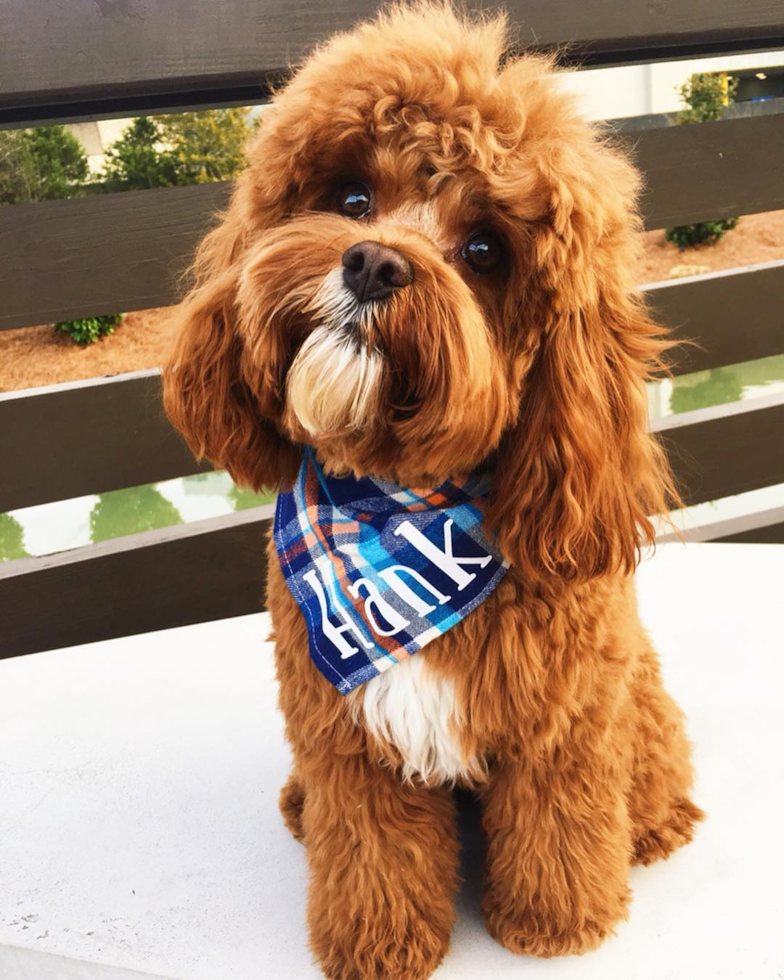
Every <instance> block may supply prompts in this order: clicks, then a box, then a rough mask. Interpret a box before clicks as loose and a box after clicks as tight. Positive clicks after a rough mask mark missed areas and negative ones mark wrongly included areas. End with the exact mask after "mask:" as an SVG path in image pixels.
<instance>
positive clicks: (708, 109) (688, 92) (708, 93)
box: [678, 71, 738, 125]
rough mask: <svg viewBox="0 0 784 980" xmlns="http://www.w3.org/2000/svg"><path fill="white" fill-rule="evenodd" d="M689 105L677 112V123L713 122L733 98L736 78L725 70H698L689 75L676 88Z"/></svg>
mask: <svg viewBox="0 0 784 980" xmlns="http://www.w3.org/2000/svg"><path fill="white" fill-rule="evenodd" d="M678 91H679V94H680V97H681V98H682V99H683V101H684V102H685V103H686V105H687V106H688V107H689V108H688V109H684V110H683V111H682V112H679V113H678V123H679V124H680V125H683V124H684V123H703V122H714V121H715V120H716V119H721V117H722V116H723V115H724V110H725V109H726V108H727V106H729V105H731V104H732V102H733V101H734V100H735V93H736V92H737V91H738V79H737V78H733V77H732V76H731V75H727V74H726V72H707V71H698V72H695V73H694V74H693V75H690V76H689V78H688V80H687V81H686V82H684V83H683V85H681V87H680V89H679V90H678Z"/></svg>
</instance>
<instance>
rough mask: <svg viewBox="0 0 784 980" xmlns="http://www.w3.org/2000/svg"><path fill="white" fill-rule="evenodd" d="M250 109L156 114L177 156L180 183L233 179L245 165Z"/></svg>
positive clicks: (201, 182)
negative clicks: (167, 114) (166, 114)
mask: <svg viewBox="0 0 784 980" xmlns="http://www.w3.org/2000/svg"><path fill="white" fill-rule="evenodd" d="M249 117H250V110H249V109H247V108H237V109H210V110H208V111H207V112H178V113H173V114H172V115H169V116H155V117H154V120H155V122H156V124H157V125H158V128H159V131H160V134H161V140H162V142H163V143H164V145H165V146H167V147H169V148H170V152H171V153H172V155H173V157H174V159H175V160H176V166H177V174H178V183H180V184H208V183H210V182H211V181H215V180H230V179H231V178H232V177H236V175H237V174H238V173H239V172H240V170H242V168H243V167H244V166H245V152H244V148H245V143H246V142H247V140H248V137H249V136H250V135H251V131H252V129H251V125H250V118H249Z"/></svg>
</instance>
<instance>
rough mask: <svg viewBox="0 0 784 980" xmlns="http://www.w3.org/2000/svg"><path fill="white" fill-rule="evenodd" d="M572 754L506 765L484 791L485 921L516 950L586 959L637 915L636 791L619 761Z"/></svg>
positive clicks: (501, 766)
mask: <svg viewBox="0 0 784 980" xmlns="http://www.w3.org/2000/svg"><path fill="white" fill-rule="evenodd" d="M569 755H570V756H571V758H570V759H569V761H568V762H566V761H565V759H564V758H557V759H554V760H553V762H552V764H551V765H544V764H542V765H541V766H540V767H537V766H535V765H533V764H530V763H528V762H524V761H520V762H511V761H509V762H503V763H499V764H498V766H497V768H496V771H495V773H494V774H493V775H492V776H491V781H490V784H489V785H488V787H487V789H486V790H485V791H484V794H483V796H484V820H483V822H484V826H485V830H486V832H487V835H488V864H487V882H486V889H485V897H484V902H483V909H484V913H485V921H486V922H487V927H488V929H489V931H490V933H491V934H492V935H493V936H494V937H495V939H497V940H498V942H500V943H501V944H502V945H503V946H506V947H507V949H510V950H511V951H512V952H513V953H530V954H532V955H534V956H560V955H566V954H569V953H583V952H585V951H586V950H589V949H593V948H595V947H596V946H598V945H599V943H600V942H601V941H602V940H603V939H604V938H605V936H607V935H608V934H610V933H611V932H612V931H613V927H614V926H615V924H616V923H617V922H619V921H620V920H622V919H625V918H626V915H627V906H628V902H629V898H630V894H629V890H628V887H627V877H628V870H629V859H630V857H631V853H630V845H629V821H628V813H627V807H626V799H625V790H626V787H625V786H624V785H622V784H621V785H620V786H619V778H622V777H619V772H618V771H617V770H614V768H613V766H612V765H611V764H609V763H605V764H600V763H598V761H597V760H595V759H592V758H590V757H589V758H586V757H585V756H584V755H583V756H582V757H580V756H579V755H578V754H577V753H576V752H574V751H572V752H570V753H569Z"/></svg>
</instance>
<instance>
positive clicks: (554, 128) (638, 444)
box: [164, 5, 664, 576]
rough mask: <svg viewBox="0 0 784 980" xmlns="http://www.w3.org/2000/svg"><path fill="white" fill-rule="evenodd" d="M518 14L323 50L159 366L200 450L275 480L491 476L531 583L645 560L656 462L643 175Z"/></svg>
mask: <svg viewBox="0 0 784 980" xmlns="http://www.w3.org/2000/svg"><path fill="white" fill-rule="evenodd" d="M505 47H506V40H505V28H504V23H503V21H502V20H500V19H496V20H494V21H491V22H486V23H475V24H471V23H467V22H465V21H463V20H461V19H460V18H459V17H458V16H456V15H455V14H453V13H451V12H450V11H449V10H447V9H445V8H444V7H443V5H437V6H429V5H425V6H420V7H417V8H413V9H412V8H397V9H395V10H393V11H392V12H391V13H390V14H388V15H386V16H384V17H382V18H381V19H379V20H377V21H375V22H373V23H371V24H368V25H364V26H362V27H360V28H358V29H357V30H356V31H354V32H353V33H351V34H348V35H342V36H339V37H337V38H335V39H333V40H332V41H331V42H330V43H329V44H327V45H326V46H325V47H324V48H322V49H321V50H319V51H318V52H317V53H316V54H315V55H314V56H312V57H311V59H310V60H309V61H308V62H307V63H306V65H305V66H304V67H303V68H302V69H301V71H300V72H299V73H298V74H297V75H296V76H295V77H294V79H293V80H292V81H291V82H290V83H289V84H288V86H287V87H286V88H285V89H284V90H283V91H282V92H281V93H280V94H279V95H278V96H277V98H276V100H275V102H274V104H273V107H272V108H271V109H270V110H268V112H267V113H265V115H264V117H263V120H262V125H261V131H260V136H259V137H258V139H257V141H256V142H255V144H254V145H253V146H252V147H251V148H250V151H249V167H248V169H247V171H246V172H245V173H244V174H243V176H242V177H241V178H240V180H239V182H238V186H237V188H236V191H235V193H234V196H233V198H232V203H231V206H230V209H229V212H228V213H227V215H226V216H225V217H224V220H223V222H222V224H221V225H220V226H219V227H218V228H217V229H216V230H215V231H213V232H212V233H211V234H210V235H209V236H208V237H207V239H206V240H205V242H204V244H203V245H202V249H201V252H200V255H199V257H198V258H197V266H196V268H197V274H198V276H199V280H200V282H199V285H198V286H197V288H196V289H195V290H194V291H193V292H192V294H191V295H190V296H189V297H188V298H187V300H186V301H185V303H184V304H183V305H182V307H181V309H180V313H181V316H182V319H183V330H182V334H181V338H180V342H179V345H178V349H177V351H176V352H175V354H174V356H173V359H172V364H171V366H170V367H169V368H168V369H167V371H166V372H165V376H164V377H165V391H166V402H167V409H168V411H169V413H170V415H171V417H172V419H173V421H174V422H175V424H177V425H178V426H179V428H180V429H181V430H182V431H183V432H184V434H185V435H186V438H188V440H189V443H190V445H191V446H192V448H194V450H195V451H197V452H199V453H201V454H204V455H207V456H208V457H209V458H210V459H212V460H213V461H214V462H216V464H218V465H221V466H226V467H227V468H228V469H229V471H230V472H231V473H232V475H234V476H235V478H237V479H239V480H240V481H242V482H246V483H250V484H252V485H254V486H261V485H265V486H271V485H276V486H286V485H287V484H289V483H290V482H291V480H292V479H293V475H294V473H295V471H296V467H297V464H298V461H299V457H300V454H301V447H302V445H303V444H308V445H312V446H314V447H315V448H316V450H317V452H318V454H319V456H320V458H322V460H323V461H324V464H325V466H326V468H327V469H328V470H331V471H332V472H336V473H345V472H353V473H354V474H356V475H363V474H373V475H377V476H383V477H387V478H390V479H393V480H396V481H398V482H401V483H404V484H408V485H422V484H424V483H428V482H429V483H432V482H439V481H441V480H443V479H446V478H448V477H454V476H458V475H461V474H464V473H467V472H469V471H471V470H473V469H475V468H477V467H480V466H487V467H492V468H493V470H494V472H495V487H494V494H493V498H492V502H491V509H490V520H491V522H492V523H494V524H495V526H496V527H497V528H498V531H499V535H500V541H501V545H502V548H503V549H504V550H505V551H506V553H507V556H508V557H511V558H512V559H513V560H516V561H518V562H519V563H522V564H524V565H525V566H526V567H527V568H528V569H529V571H531V572H532V573H533V572H534V571H537V572H541V571H543V570H547V571H549V572H554V571H556V572H558V573H559V574H571V575H580V576H582V575H590V574H596V573H598V572H601V571H604V570H606V569H607V568H609V567H614V566H619V565H625V566H627V567H628V566H629V565H630V564H631V563H633V560H634V552H635V549H636V547H637V544H638V539H639V536H640V529H642V535H643V536H650V533H651V530H650V524H649V523H648V522H647V517H646V511H647V512H652V511H655V510H657V509H658V508H659V507H660V506H661V504H662V502H663V500H662V496H661V487H662V485H663V479H662V474H663V472H664V471H663V469H662V464H661V456H660V453H659V451H658V450H657V447H655V445H654V444H653V443H652V442H651V440H650V439H649V437H648V436H647V434H646V432H645V395H644V380H645V378H646V376H647V373H648V371H649V369H650V367H651V366H652V365H655V364H656V362H657V356H658V353H659V351H660V350H661V349H662V348H663V346H664V345H663V344H662V343H661V342H660V341H658V340H656V339H655V337H654V332H655V331H654V329H653V328H652V327H651V325H650V324H649V323H648V322H647V320H646V319H645V317H644V315H643V313H642V311H641V309H640V306H639V301H638V300H636V299H635V298H634V297H633V295H632V294H630V292H629V288H630V286H631V282H630V279H629V275H630V272H631V269H632V266H633V262H634V258H635V250H634V248H633V245H632V235H633V233H634V231H635V230H636V226H637V221H636V218H635V214H634V202H635V198H636V189H637V178H636V174H635V173H634V171H633V169H632V168H631V167H630V166H629V164H628V163H627V162H626V160H625V159H624V158H623V157H622V156H621V155H620V154H618V153H617V152H616V151H614V150H612V149H610V148H609V147H607V146H606V145H605V144H604V143H603V142H602V140H601V139H600V138H599V137H598V136H597V134H596V133H595V132H594V131H593V130H592V129H591V128H590V127H589V126H588V125H587V124H586V123H584V122H583V121H582V120H581V119H580V117H579V115H578V114H577V112H576V111H575V108H574V106H573V105H572V102H571V100H570V97H569V96H568V95H566V94H565V93H564V92H563V91H562V90H561V87H560V85H559V83H558V79H557V76H556V75H555V74H554V73H553V70H552V66H551V64H550V63H549V62H548V61H546V60H544V59H541V58H524V59H521V60H519V61H515V62H510V63H509V64H508V65H507V66H506V67H504V68H500V67H499V63H500V61H501V59H502V56H503V53H504V49H505Z"/></svg>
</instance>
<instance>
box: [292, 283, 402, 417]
mask: <svg viewBox="0 0 784 980" xmlns="http://www.w3.org/2000/svg"><path fill="white" fill-rule="evenodd" d="M338 272H339V270H335V272H334V273H332V274H331V275H330V276H328V277H327V279H326V280H325V282H324V286H323V288H322V290H321V291H320V293H319V295H318V296H317V297H316V300H315V303H314V312H315V313H316V314H317V316H319V319H320V320H321V321H322V324H323V325H322V326H318V327H316V328H315V329H314V330H313V332H312V333H311V334H310V335H309V336H308V338H307V339H306V340H305V343H304V344H303V345H302V347H301V348H300V350H299V353H298V354H297V356H296V357H295V358H294V363H293V364H292V365H291V369H290V371H289V376H288V380H287V382H286V401H287V404H288V408H289V411H291V412H293V413H294V415H296V417H297V419H298V420H299V422H300V424H301V425H302V427H303V428H304V429H305V430H306V431H307V432H308V433H309V434H310V435H312V436H319V435H328V434H330V433H335V432H345V431H352V430H353V431H356V430H358V429H362V428H364V427H365V426H367V425H368V423H369V422H371V421H372V419H373V417H374V415H375V413H376V410H377V407H378V393H379V385H380V382H381V373H382V369H383V361H382V357H381V354H380V353H379V352H378V351H376V350H372V349H371V350H368V348H367V346H366V345H365V344H362V343H360V342H359V341H358V339H357V338H356V337H355V336H354V335H353V332H351V333H350V332H348V329H347V324H348V323H349V322H351V320H352V319H353V317H354V316H356V315H357V312H358V311H356V304H355V301H354V300H353V298H352V297H351V296H350V294H349V293H348V290H346V289H345V287H344V286H343V284H342V276H339V275H338ZM351 329H352V331H353V329H356V328H351Z"/></svg>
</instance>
